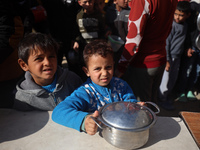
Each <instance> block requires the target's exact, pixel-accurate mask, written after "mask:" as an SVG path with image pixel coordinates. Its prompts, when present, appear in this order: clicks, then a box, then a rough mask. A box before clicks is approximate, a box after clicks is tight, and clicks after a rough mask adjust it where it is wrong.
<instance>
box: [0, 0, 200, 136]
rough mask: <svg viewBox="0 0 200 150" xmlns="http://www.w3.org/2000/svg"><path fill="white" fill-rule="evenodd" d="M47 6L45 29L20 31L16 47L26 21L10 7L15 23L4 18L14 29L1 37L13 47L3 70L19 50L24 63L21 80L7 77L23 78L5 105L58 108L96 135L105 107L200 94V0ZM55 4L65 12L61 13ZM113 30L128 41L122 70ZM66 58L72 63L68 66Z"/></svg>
mask: <svg viewBox="0 0 200 150" xmlns="http://www.w3.org/2000/svg"><path fill="white" fill-rule="evenodd" d="M27 1H29V0H27ZM19 3H20V0H19ZM39 5H41V6H42V7H43V9H45V11H46V13H47V18H46V19H47V20H46V21H45V24H46V25H47V29H46V30H43V31H40V32H42V33H40V32H38V31H37V30H36V32H33V33H29V32H30V30H28V29H26V30H24V31H27V32H26V33H21V34H18V35H20V36H18V37H19V38H18V41H15V42H16V43H17V44H16V43H14V46H13V45H12V44H13V43H9V42H8V41H11V39H12V38H13V36H14V35H15V34H16V33H18V32H17V31H18V29H19V27H20V31H21V27H22V25H23V22H20V23H19V22H18V23H19V24H20V25H18V26H16V24H13V20H14V19H16V18H11V16H12V17H13V14H9V13H6V14H5V16H6V17H8V19H11V21H10V22H7V21H6V20H4V22H0V26H2V27H5V28H7V29H9V30H5V31H9V32H8V33H6V35H4V32H2V33H1V34H2V35H0V36H2V37H3V38H4V41H3V42H1V45H0V46H1V47H2V49H6V50H7V52H9V53H8V54H7V53H5V52H4V53H3V55H2V57H1V60H0V68H1V67H3V66H6V64H5V62H7V61H6V58H7V57H8V58H9V56H10V54H11V53H12V52H13V50H12V49H14V51H15V54H16V55H15V60H17V59H18V61H16V63H15V66H16V64H17V66H18V70H19V68H20V67H21V72H20V75H17V77H16V78H14V80H10V79H9V80H7V79H3V77H2V76H0V77H1V78H2V80H0V87H1V88H3V87H5V85H7V84H10V83H12V82H13V81H15V82H13V83H12V87H9V88H7V89H6V87H5V88H4V89H2V91H6V90H9V93H6V94H7V95H5V96H4V98H5V101H6V96H8V95H9V94H11V93H12V94H11V95H12V97H11V98H7V100H10V101H11V102H3V101H1V103H0V108H15V109H18V110H34V109H38V110H47V111H48V110H50V111H52V110H53V114H52V119H53V120H54V121H55V122H57V123H59V124H62V125H64V126H67V127H71V128H74V129H76V130H78V131H85V132H87V133H88V134H91V135H93V134H95V133H96V132H97V125H96V123H95V122H94V121H93V120H92V119H91V118H90V116H91V115H92V116H93V117H97V116H98V115H99V114H98V109H99V108H100V107H102V106H103V105H105V104H107V103H112V102H116V101H131V102H136V103H139V104H140V105H145V103H144V102H143V101H153V102H155V103H157V104H159V105H160V106H161V107H163V108H165V109H167V110H173V109H175V108H174V106H173V101H174V99H175V98H177V97H178V100H180V101H184V102H186V101H187V100H188V99H189V100H190V99H194V98H195V96H194V91H200V89H198V88H199V87H198V86H197V83H198V82H199V74H200V51H199V49H198V46H196V43H195V41H196V38H197V36H198V35H199V32H200V31H199V30H198V28H197V16H198V14H199V12H200V4H199V3H196V2H188V1H186V0H185V1H179V2H178V1H177V0H173V1H162V2H161V3H160V5H157V3H149V1H148V0H145V3H142V2H141V1H137V0H132V1H129V0H113V1H112V0H110V1H106V3H105V1H104V0H78V1H76V0H67V1H66V0H59V1H58V0H50V1H48V0H40V1H39ZM144 5H145V6H148V5H149V7H144ZM1 6H2V10H4V9H7V8H9V9H8V10H11V9H12V8H13V7H10V6H13V2H12V1H11V2H10V1H2V5H1ZM168 6H169V7H168ZM54 7H55V8H54ZM164 8H165V9H164ZM54 9H58V11H57V12H56V13H54V12H55V11H56V10H54ZM139 9H140V11H139ZM169 10H170V11H169ZM157 11H161V12H162V13H158V12H157ZM2 12H4V11H2ZM129 14H130V15H129ZM15 16H19V17H20V14H15ZM21 17H22V16H21ZM166 18H168V19H166ZM173 18H174V19H173ZM12 19H13V20H12ZM19 20H20V19H19ZM158 20H159V21H158ZM15 21H16V20H15ZM8 23H10V24H8ZM26 23H27V22H26ZM14 25H15V26H14ZM26 25H27V24H26ZM27 26H28V25H27ZM30 26H31V25H30ZM30 26H28V27H30ZM17 27H18V28H17ZM171 27H172V29H171ZM14 28H15V32H16V33H14V32H13V31H12V30H14ZM24 29H25V25H24ZM170 31H171V32H170ZM109 35H115V36H117V37H120V38H121V39H122V40H123V41H124V42H125V44H124V45H123V46H122V47H121V49H120V52H119V53H118V54H120V56H121V58H120V60H119V65H118V67H117V68H115V67H114V66H115V63H116V64H117V63H118V62H115V61H116V60H117V61H118V59H116V58H115V57H118V56H116V55H115V52H114V51H113V49H112V47H111V45H109V44H108V36H109ZM3 38H2V39H3ZM14 39H15V38H14ZM165 42H166V47H165ZM158 43H159V44H158ZM3 44H4V45H5V44H6V46H4V45H3ZM9 45H10V46H9ZM17 45H18V46H17ZM3 46H4V47H3ZM165 49H166V51H165ZM17 51H18V58H17ZM122 52H123V53H122ZM166 54H167V55H166ZM63 56H65V57H66V58H67V62H68V68H63V67H62V59H63ZM166 58H167V62H166ZM4 68H5V67H4ZM16 69H17V68H16ZM115 69H116V70H115ZM22 70H23V71H24V74H23V73H22ZM2 71H3V72H4V70H2ZM2 71H1V72H2ZM5 71H6V70H5ZM163 71H164V73H163ZM5 73H6V72H5ZM16 73H17V72H13V75H15V74H16ZM1 74H2V75H3V73H1ZM122 74H123V76H122ZM114 76H116V77H114ZM20 77H21V78H20ZM119 77H121V78H122V79H124V80H122V79H120V78H119ZM19 78H20V80H19ZM16 81H17V82H16ZM160 82H161V84H160ZM13 85H14V86H15V85H16V88H15V87H14V86H13ZM159 86H160V88H159ZM176 87H179V88H176ZM176 89H179V90H176ZM157 91H159V92H158V93H157ZM174 93H175V94H174ZM176 94H177V95H178V96H174V95H176ZM13 95H14V96H13ZM157 98H158V99H157ZM7 103H8V104H7Z"/></svg>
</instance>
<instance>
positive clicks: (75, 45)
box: [73, 42, 79, 52]
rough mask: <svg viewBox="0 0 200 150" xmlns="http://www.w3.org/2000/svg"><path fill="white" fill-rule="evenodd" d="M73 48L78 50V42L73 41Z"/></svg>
mask: <svg viewBox="0 0 200 150" xmlns="http://www.w3.org/2000/svg"><path fill="white" fill-rule="evenodd" d="M73 49H74V50H75V51H76V52H78V49H79V44H78V42H74V45H73Z"/></svg>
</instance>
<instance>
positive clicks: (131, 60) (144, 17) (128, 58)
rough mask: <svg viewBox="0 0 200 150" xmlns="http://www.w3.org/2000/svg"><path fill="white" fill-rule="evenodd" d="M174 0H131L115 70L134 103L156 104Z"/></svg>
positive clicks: (175, 2) (164, 62) (175, 1)
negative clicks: (126, 84)
mask: <svg viewBox="0 0 200 150" xmlns="http://www.w3.org/2000/svg"><path fill="white" fill-rule="evenodd" d="M177 2H178V1H177V0H162V1H161V0H134V1H132V3H131V11H130V14H129V21H128V34H127V37H126V44H125V47H124V50H123V53H122V55H121V58H120V60H119V64H118V67H117V69H116V76H118V77H122V75H124V76H123V78H124V80H126V81H127V82H128V84H129V85H130V86H131V87H132V89H133V92H134V93H135V96H136V98H137V100H139V101H153V102H157V92H158V88H159V86H160V82H161V79H162V75H163V71H164V69H165V64H166V50H165V46H166V39H167V37H168V35H169V33H170V31H171V27H172V21H173V16H174V12H175V9H176V5H177Z"/></svg>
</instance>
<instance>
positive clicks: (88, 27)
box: [73, 0, 105, 51]
mask: <svg viewBox="0 0 200 150" xmlns="http://www.w3.org/2000/svg"><path fill="white" fill-rule="evenodd" d="M78 3H79V5H80V6H82V9H81V11H80V12H79V13H78V14H77V18H76V21H77V24H78V27H79V32H80V34H79V35H78V36H77V37H76V42H75V43H74V46H73V48H74V49H75V50H78V49H79V51H80V49H82V50H83V49H84V47H85V45H86V44H87V43H89V42H91V41H92V40H94V39H104V38H105V21H104V19H103V17H102V14H101V13H100V12H99V11H96V10H95V8H94V0H78Z"/></svg>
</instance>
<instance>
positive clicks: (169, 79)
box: [159, 1, 190, 110]
mask: <svg viewBox="0 0 200 150" xmlns="http://www.w3.org/2000/svg"><path fill="white" fill-rule="evenodd" d="M189 16H190V3H189V2H187V1H180V2H178V4H177V8H176V10H175V13H174V21H173V24H172V30H171V33H170V34H169V36H168V38H167V40H166V52H167V63H166V67H165V71H164V74H163V78H162V82H161V85H160V92H159V99H160V100H161V102H160V105H161V106H162V107H164V108H165V109H168V110H172V109H174V106H173V101H172V100H173V99H174V98H173V97H172V93H173V88H174V86H175V84H176V81H177V77H178V73H179V68H180V62H181V55H182V53H183V52H184V43H185V38H186V35H187V24H186V22H185V21H186V19H187V18H188V17H189Z"/></svg>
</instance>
